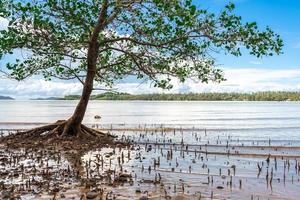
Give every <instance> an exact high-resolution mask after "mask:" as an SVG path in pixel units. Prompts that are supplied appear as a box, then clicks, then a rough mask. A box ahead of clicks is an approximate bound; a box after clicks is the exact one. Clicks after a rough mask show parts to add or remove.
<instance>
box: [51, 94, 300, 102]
mask: <svg viewBox="0 0 300 200" xmlns="http://www.w3.org/2000/svg"><path fill="white" fill-rule="evenodd" d="M79 98H80V95H68V96H65V97H63V98H56V100H58V99H60V100H78V99H79ZM91 100H145V101H300V92H254V93H184V94H180V93H178V94H137V95H133V94H128V93H114V92H105V93H102V94H97V95H92V96H91Z"/></svg>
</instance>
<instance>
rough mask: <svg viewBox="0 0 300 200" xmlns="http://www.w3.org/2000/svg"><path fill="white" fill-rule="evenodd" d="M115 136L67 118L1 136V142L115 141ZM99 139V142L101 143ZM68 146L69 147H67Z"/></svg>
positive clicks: (10, 143)
mask: <svg viewBox="0 0 300 200" xmlns="http://www.w3.org/2000/svg"><path fill="white" fill-rule="evenodd" d="M113 138H114V136H113V135H111V134H109V133H103V132H101V131H98V130H94V129H92V128H89V127H87V126H85V125H83V124H81V125H79V126H73V125H72V124H71V123H70V122H69V121H67V120H59V121H57V122H55V123H53V124H49V125H45V126H41V127H37V128H34V129H30V130H26V131H21V132H18V133H16V134H12V135H9V136H5V137H2V138H0V143H3V144H6V145H8V146H17V145H21V146H29V145H33V144H41V145H45V144H55V143H58V145H60V144H59V143H61V142H62V141H76V140H77V141H79V142H81V141H84V142H85V143H92V142H95V141H98V140H99V141H101V143H103V142H102V141H106V142H107V143H110V144H111V143H113V142H112V141H113ZM99 141H98V143H99ZM66 148H67V147H66Z"/></svg>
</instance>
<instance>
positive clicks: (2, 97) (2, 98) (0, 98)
mask: <svg viewBox="0 0 300 200" xmlns="http://www.w3.org/2000/svg"><path fill="white" fill-rule="evenodd" d="M0 100H14V98H12V97H8V96H1V95H0Z"/></svg>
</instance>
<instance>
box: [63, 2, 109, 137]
mask: <svg viewBox="0 0 300 200" xmlns="http://www.w3.org/2000/svg"><path fill="white" fill-rule="evenodd" d="M107 9H108V0H103V3H102V8H101V11H100V13H99V16H98V21H97V24H96V25H95V28H94V31H93V33H92V35H91V38H90V42H89V47H88V54H87V75H86V79H85V83H84V86H83V90H82V95H81V98H80V101H79V103H78V104H77V107H76V109H75V111H74V113H73V115H72V117H70V118H69V119H68V120H67V122H66V125H65V127H64V130H63V133H62V135H70V136H75V135H78V134H80V133H82V132H83V130H81V129H82V126H81V123H82V120H83V117H84V115H85V111H86V108H87V105H88V102H89V99H90V96H91V93H92V91H93V85H94V78H95V74H96V65H97V59H98V53H99V42H98V38H99V33H100V32H101V31H102V30H103V29H104V27H105V26H106V21H105V20H106V15H107Z"/></svg>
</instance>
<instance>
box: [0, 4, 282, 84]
mask: <svg viewBox="0 0 300 200" xmlns="http://www.w3.org/2000/svg"><path fill="white" fill-rule="evenodd" d="M103 8H106V10H107V13H105V17H104V23H103V25H104V29H103V31H101V32H100V34H99V37H98V38H97V40H98V41H97V42H98V47H99V51H98V52H97V56H98V57H97V63H96V77H95V80H96V81H97V82H99V83H100V84H102V85H106V86H112V85H113V84H114V83H115V81H116V80H119V79H122V78H124V77H126V76H129V75H133V76H136V77H137V78H139V79H149V80H151V81H153V82H154V85H155V86H157V87H161V88H167V89H169V88H171V87H172V85H171V84H170V81H171V79H172V78H173V77H176V78H178V79H179V80H180V81H181V82H184V81H186V80H187V79H189V78H191V79H195V80H200V81H202V82H208V81H210V80H211V81H217V82H219V81H222V80H224V77H223V73H222V71H221V70H220V69H217V68H215V59H214V57H213V56H212V54H214V53H215V52H217V53H226V54H232V55H234V56H241V54H242V52H244V49H246V50H247V51H248V52H249V53H250V54H252V55H254V56H257V57H261V56H265V55H266V56H271V55H273V54H274V53H275V54H280V53H281V51H282V46H283V42H282V39H281V38H280V36H279V35H277V34H276V33H274V32H273V31H272V30H271V29H270V28H269V27H266V28H265V29H260V28H258V26H257V24H256V23H255V22H250V23H249V22H248V23H247V22H243V21H242V18H241V17H240V16H237V15H236V14H234V8H235V6H234V4H231V3H230V4H228V5H227V6H226V7H225V8H224V10H223V11H221V12H220V13H217V14H215V13H211V12H209V11H208V10H206V9H203V8H201V7H197V6H195V5H193V3H192V0H164V1H161V0H43V1H39V0H35V1H29V0H25V1H24V0H4V1H1V2H0V17H3V18H5V19H7V20H8V21H9V25H8V27H7V29H5V30H1V32H0V59H1V58H3V56H5V55H6V54H13V53H14V52H16V51H22V52H26V53H23V54H24V57H23V58H17V59H16V60H15V61H14V62H9V63H7V64H6V67H7V69H8V71H6V73H8V75H9V76H10V77H11V78H14V79H17V80H23V79H25V78H27V77H30V76H32V75H38V74H41V75H43V76H44V78H45V79H47V80H50V79H51V77H55V78H60V79H64V80H65V79H78V80H79V81H80V82H82V83H84V81H85V80H84V78H85V76H86V71H87V49H88V47H89V42H90V38H91V36H92V34H93V31H94V29H95V26H96V24H97V20H98V16H99V13H100V12H101V10H103ZM96 28H97V27H96Z"/></svg>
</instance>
